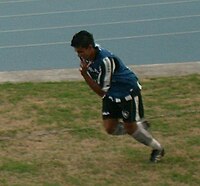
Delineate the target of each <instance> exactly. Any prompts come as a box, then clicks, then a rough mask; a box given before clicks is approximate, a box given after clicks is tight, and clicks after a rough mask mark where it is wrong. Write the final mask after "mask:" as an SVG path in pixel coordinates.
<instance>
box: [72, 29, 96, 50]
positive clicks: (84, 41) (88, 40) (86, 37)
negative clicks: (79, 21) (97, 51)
mask: <svg viewBox="0 0 200 186" xmlns="http://www.w3.org/2000/svg"><path fill="white" fill-rule="evenodd" d="M89 45H92V46H93V47H95V43H94V38H93V35H92V34H91V33H89V32H88V31H86V30H82V31H80V32H78V33H76V34H75V35H74V36H73V38H72V40H71V46H72V47H75V48H77V47H83V48H88V47H89Z"/></svg>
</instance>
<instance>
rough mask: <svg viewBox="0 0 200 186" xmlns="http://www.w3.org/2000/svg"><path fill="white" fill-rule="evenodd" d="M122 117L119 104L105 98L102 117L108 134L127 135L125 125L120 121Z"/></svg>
mask: <svg viewBox="0 0 200 186" xmlns="http://www.w3.org/2000/svg"><path fill="white" fill-rule="evenodd" d="M120 116H121V112H120V108H119V107H118V106H117V104H116V103H115V102H113V101H112V100H111V99H109V98H107V97H105V98H104V99H103V101H102V117H103V125H104V128H105V130H106V132H107V133H108V134H111V135H124V134H126V130H125V128H124V125H123V123H122V122H120V121H119V118H120Z"/></svg>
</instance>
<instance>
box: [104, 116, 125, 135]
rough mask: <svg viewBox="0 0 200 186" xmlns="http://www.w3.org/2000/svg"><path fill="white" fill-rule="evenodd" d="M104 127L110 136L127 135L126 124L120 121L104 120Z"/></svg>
mask: <svg viewBox="0 0 200 186" xmlns="http://www.w3.org/2000/svg"><path fill="white" fill-rule="evenodd" d="M103 125H104V128H105V130H106V132H107V133H108V134H111V135H124V134H126V133H127V132H126V130H125V128H124V124H123V123H122V122H119V120H118V119H103Z"/></svg>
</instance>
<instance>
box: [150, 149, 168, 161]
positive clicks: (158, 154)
mask: <svg viewBox="0 0 200 186" xmlns="http://www.w3.org/2000/svg"><path fill="white" fill-rule="evenodd" d="M164 155H165V150H164V149H162V150H156V149H154V150H152V153H151V157H150V161H151V162H152V163H157V162H159V161H160V160H161V158H162V157H163V156H164Z"/></svg>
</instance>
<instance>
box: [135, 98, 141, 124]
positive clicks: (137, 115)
mask: <svg viewBox="0 0 200 186" xmlns="http://www.w3.org/2000/svg"><path fill="white" fill-rule="evenodd" d="M134 101H135V121H139V120H140V115H139V98H138V96H135V97H134Z"/></svg>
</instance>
